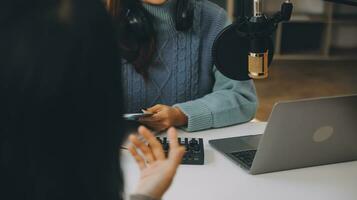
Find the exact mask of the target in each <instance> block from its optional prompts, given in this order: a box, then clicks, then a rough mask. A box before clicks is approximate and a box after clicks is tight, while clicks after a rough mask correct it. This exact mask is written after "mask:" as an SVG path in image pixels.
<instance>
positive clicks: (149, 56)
mask: <svg viewBox="0 0 357 200" xmlns="http://www.w3.org/2000/svg"><path fill="white" fill-rule="evenodd" d="M129 5H135V6H137V7H139V9H141V10H142V11H143V12H145V14H146V16H147V17H148V22H149V23H150V26H152V24H151V23H152V21H151V19H150V14H149V13H147V12H146V11H145V9H143V7H142V2H141V0H108V5H107V7H108V10H109V12H110V13H111V15H112V16H113V18H114V22H115V25H116V26H117V30H118V34H119V48H120V50H121V52H122V57H123V58H124V59H125V60H126V61H128V62H129V63H131V64H132V65H133V67H134V68H135V70H136V72H137V73H139V74H141V75H142V76H144V78H147V76H148V70H149V67H150V65H151V64H152V63H153V62H154V56H155V53H156V33H155V31H154V27H152V31H150V32H149V33H148V34H149V35H148V36H147V38H146V39H145V40H144V41H140V40H138V38H136V37H135V36H134V34H132V33H131V30H130V29H129V27H128V23H127V20H126V16H125V15H126V13H125V12H126V9H127V8H128V6H129Z"/></svg>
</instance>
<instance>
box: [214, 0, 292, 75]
mask: <svg viewBox="0 0 357 200" xmlns="http://www.w3.org/2000/svg"><path fill="white" fill-rule="evenodd" d="M245 1H248V0H241V2H245ZM250 1H252V0H250ZM253 3H254V4H253V13H252V14H251V16H245V15H243V16H240V17H238V18H237V20H236V21H235V22H234V23H233V24H232V25H230V26H228V27H227V28H225V29H224V30H223V31H221V33H220V34H218V36H217V38H216V40H215V42H214V44H213V49H212V56H213V61H214V64H215V66H216V67H217V69H218V70H219V71H220V72H221V73H222V74H223V75H225V76H227V77H228V78H230V79H234V80H242V81H243V80H249V79H264V78H267V77H268V75H269V72H268V67H269V66H270V64H271V62H272V60H273V56H274V45H273V39H272V34H273V32H274V31H275V30H276V28H277V25H278V23H280V22H281V21H288V20H290V17H291V13H292V10H293V5H292V4H291V3H290V1H289V0H286V1H285V2H284V3H283V4H282V6H281V11H279V12H277V13H276V14H274V16H272V17H267V16H266V15H264V14H263V12H262V10H263V5H262V0H253Z"/></svg>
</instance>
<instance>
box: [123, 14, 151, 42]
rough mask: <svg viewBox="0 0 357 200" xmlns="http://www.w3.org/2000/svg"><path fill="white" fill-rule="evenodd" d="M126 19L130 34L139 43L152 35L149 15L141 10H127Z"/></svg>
mask: <svg viewBox="0 0 357 200" xmlns="http://www.w3.org/2000/svg"><path fill="white" fill-rule="evenodd" d="M126 19H127V23H128V26H129V30H130V32H131V33H132V34H133V35H134V37H136V38H137V39H138V40H140V41H146V40H148V39H149V38H150V36H151V35H152V33H153V24H152V22H151V21H150V20H149V14H147V13H145V10H144V9H141V8H130V9H128V10H127V13H126Z"/></svg>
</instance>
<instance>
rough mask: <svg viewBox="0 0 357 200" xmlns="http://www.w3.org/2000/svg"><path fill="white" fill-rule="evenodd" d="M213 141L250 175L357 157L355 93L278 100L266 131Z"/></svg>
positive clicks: (356, 98)
mask: <svg viewBox="0 0 357 200" xmlns="http://www.w3.org/2000/svg"><path fill="white" fill-rule="evenodd" d="M209 143H210V144H211V145H212V146H213V147H214V148H215V149H217V150H218V151H220V152H222V153H223V154H224V155H225V156H227V157H228V158H230V159H231V160H233V161H234V162H235V163H237V164H239V165H240V166H242V167H243V168H244V169H247V170H248V171H249V173H251V174H262V173H268V172H276V171H282V170H289V169H296V168H302V167H311V166H317V165H325V164H332V163H338V162H346V161H353V160H357V95H353V96H340V97H329V98H319V99H308V100H300V101H291V102H281V103H277V104H276V105H275V106H274V109H273V112H272V113H271V115H270V118H269V120H268V124H267V127H266V128H265V131H264V134H263V135H252V136H245V137H235V138H225V139H218V140H211V141H209Z"/></svg>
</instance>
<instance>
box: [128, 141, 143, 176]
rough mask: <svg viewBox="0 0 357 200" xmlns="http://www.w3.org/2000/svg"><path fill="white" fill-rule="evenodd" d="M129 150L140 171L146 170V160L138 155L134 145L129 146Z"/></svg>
mask: <svg viewBox="0 0 357 200" xmlns="http://www.w3.org/2000/svg"><path fill="white" fill-rule="evenodd" d="M128 150H129V152H130V154H131V155H132V156H133V157H134V159H135V161H136V163H137V164H138V165H139V168H140V170H143V169H145V167H146V165H145V160H144V159H143V157H141V156H140V155H139V154H138V152H137V151H136V149H135V147H134V146H133V145H129V147H128Z"/></svg>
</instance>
